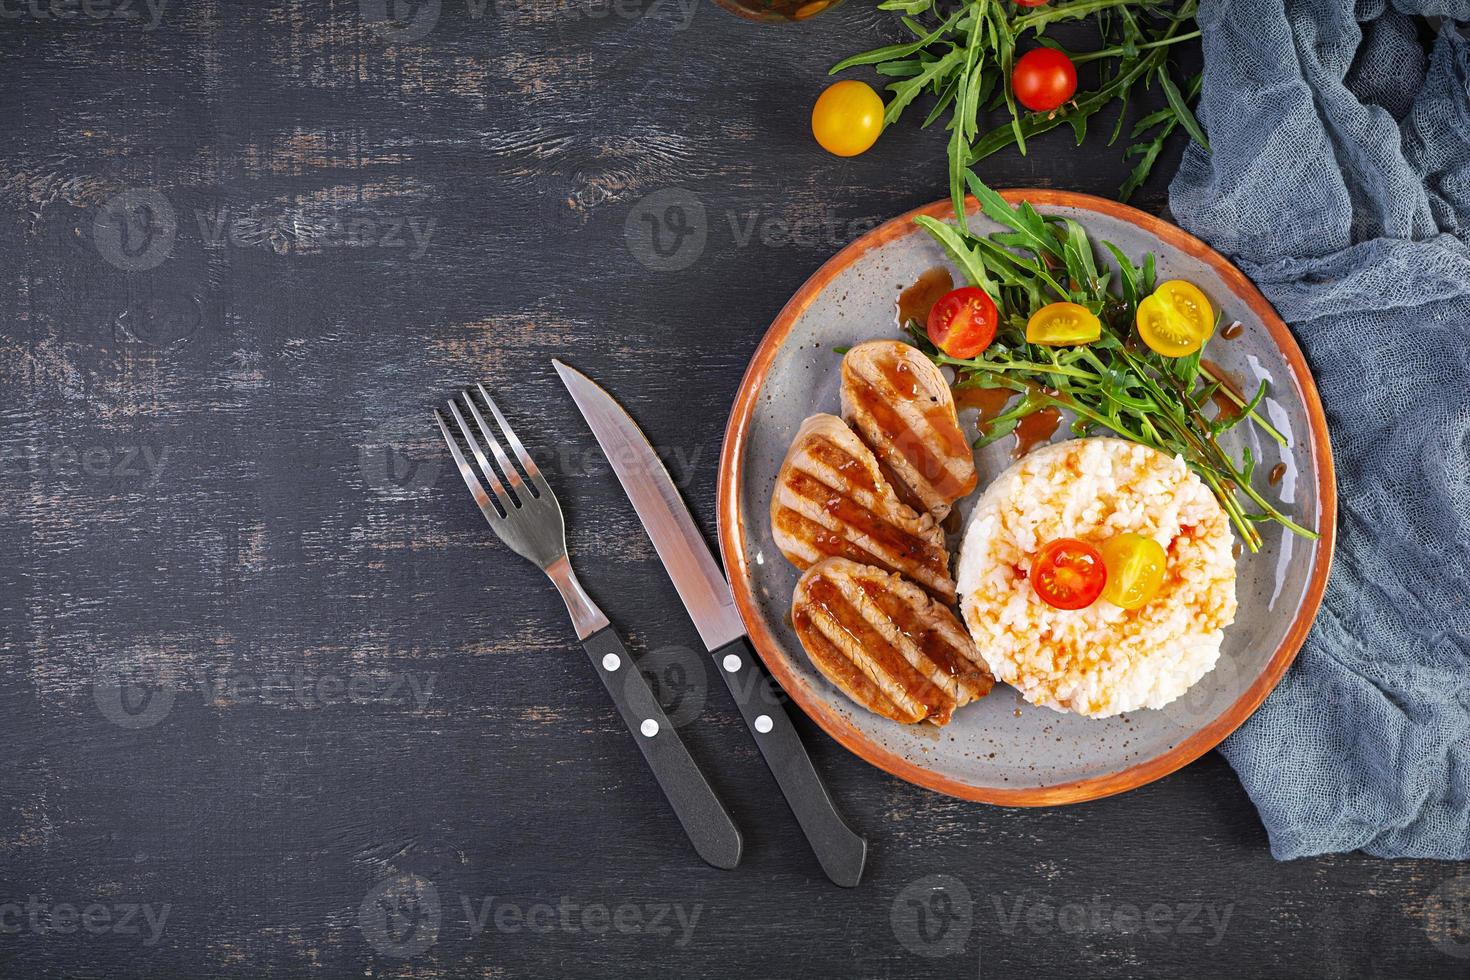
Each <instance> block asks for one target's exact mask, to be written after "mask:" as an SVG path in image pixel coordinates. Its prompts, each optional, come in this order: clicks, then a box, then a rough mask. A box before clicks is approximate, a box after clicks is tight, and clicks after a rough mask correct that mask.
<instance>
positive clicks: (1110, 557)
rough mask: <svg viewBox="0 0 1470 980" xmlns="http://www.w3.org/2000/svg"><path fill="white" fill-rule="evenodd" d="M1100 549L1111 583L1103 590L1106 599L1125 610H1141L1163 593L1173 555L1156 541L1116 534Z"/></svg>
mask: <svg viewBox="0 0 1470 980" xmlns="http://www.w3.org/2000/svg"><path fill="white" fill-rule="evenodd" d="M1097 550H1098V551H1099V552H1101V554H1102V561H1103V566H1104V567H1105V568H1107V570H1108V581H1107V584H1106V585H1104V586H1103V590H1102V597H1103V598H1104V599H1106V600H1108V601H1109V602H1111V603H1112V604H1113V605H1115V606H1122V607H1123V608H1124V609H1138V608H1140V607H1142V606H1145V605H1147V604H1148V603H1149V600H1151V599H1153V597H1154V596H1156V595H1158V594H1159V589H1160V588H1161V587H1162V586H1163V584H1164V567H1165V566H1166V565H1167V564H1168V563H1169V556H1168V555H1166V554H1165V553H1164V549H1163V546H1162V545H1160V544H1159V543H1158V542H1157V541H1155V540H1154V539H1153V538H1146V537H1144V536H1143V535H1141V534H1115V535H1113V536H1112V537H1111V538H1108V539H1107V540H1106V541H1104V542H1103V543H1102V544H1101V545H1099V546H1098V549H1097Z"/></svg>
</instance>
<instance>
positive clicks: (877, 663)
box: [806, 575, 954, 715]
mask: <svg viewBox="0 0 1470 980" xmlns="http://www.w3.org/2000/svg"><path fill="white" fill-rule="evenodd" d="M861 588H862V590H863V592H864V595H865V596H866V597H867V598H869V599H873V600H874V601H881V602H883V603H885V604H887V606H889V607H892V606H898V605H902V603H900V602H898V600H897V599H896V598H895V597H894V596H892V595H889V594H887V593H886V591H885V590H883V589H880V588H877V587H876V586H875V585H874V584H873V583H869V582H864V583H862V586H861ZM806 598H807V601H809V602H810V603H811V604H812V606H813V607H815V608H816V609H818V610H820V611H821V612H822V614H823V615H825V616H826V617H827V618H829V619H831V620H832V622H834V623H836V624H837V625H838V627H839V628H840V629H841V630H842V632H844V633H846V634H847V636H848V637H849V639H850V640H851V641H852V645H853V647H854V648H855V649H858V650H861V651H862V652H863V653H864V654H865V655H867V656H868V657H869V658H870V659H871V660H872V661H873V666H874V667H875V668H876V671H877V673H879V674H880V675H882V676H885V677H887V678H890V679H891V680H892V681H893V683H894V685H895V686H896V687H898V688H900V689H902V690H903V692H904V693H905V694H907V695H908V696H909V698H911V699H912V700H914V701H917V702H918V703H919V704H922V705H924V707H925V708H926V709H927V710H926V711H925V714H926V715H933V714H938V713H940V712H944V713H945V714H947V713H948V711H949V710H951V709H953V707H954V699H953V698H951V697H950V696H949V694H947V693H946V692H945V691H944V690H943V689H942V688H940V687H939V686H938V685H937V684H935V683H934V682H933V681H931V680H930V679H929V678H927V677H925V676H924V675H923V674H921V673H920V672H919V671H918V670H917V669H915V667H914V666H913V664H911V663H909V662H908V661H907V660H905V659H904V656H903V654H902V653H901V652H899V651H898V650H897V649H896V648H895V647H894V646H893V645H892V644H890V643H889V642H888V639H887V637H885V636H884V635H883V634H882V633H880V632H879V631H878V630H877V629H876V628H875V627H874V626H873V625H872V624H871V623H869V622H868V621H867V619H865V618H864V617H863V614H862V612H861V611H859V610H858V609H857V607H855V606H854V605H853V604H852V603H851V602H850V601H849V600H848V598H847V596H845V595H843V594H842V590H841V589H839V588H838V587H837V585H836V584H835V583H834V582H832V581H830V580H829V579H827V578H825V577H823V576H820V575H818V576H816V577H814V578H812V579H809V580H808V581H807V583H806ZM879 609H881V610H882V611H883V612H884V614H885V615H887V616H888V618H889V619H890V620H893V621H894V623H895V625H897V626H898V628H899V629H900V630H902V631H903V632H905V633H908V634H909V635H910V636H913V637H914V639H915V642H916V643H917V642H918V640H919V637H918V636H917V635H915V632H917V633H927V632H930V631H926V630H924V629H923V628H922V626H921V625H920V624H919V623H918V622H917V621H916V620H915V619H914V617H913V611H912V610H909V611H908V612H907V613H903V614H902V615H903V618H902V619H899V618H898V617H896V616H894V615H892V614H890V613H889V612H888V609H887V608H885V606H884V605H880V606H879ZM924 642H925V643H928V644H929V645H930V646H933V641H932V639H930V638H928V637H925V640H924ZM920 648H921V649H923V650H924V651H925V655H926V656H927V655H928V653H929V649H928V647H925V646H923V645H922V644H921V645H920ZM941 656H942V654H941ZM931 659H933V658H932V657H931ZM936 663H939V664H940V665H941V666H943V664H944V663H945V662H944V661H936ZM864 673H866V671H864Z"/></svg>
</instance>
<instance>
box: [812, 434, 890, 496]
mask: <svg viewBox="0 0 1470 980" xmlns="http://www.w3.org/2000/svg"><path fill="white" fill-rule="evenodd" d="M808 451H809V452H810V453H811V456H812V458H813V459H815V460H816V461H817V462H819V463H821V464H822V465H823V466H830V467H831V468H832V469H834V470H836V471H837V474H838V475H839V476H841V477H842V479H844V480H846V481H847V483H848V485H850V486H854V487H857V488H858V489H860V490H866V491H868V492H869V493H877V492H878V484H877V483H876V482H875V481H874V480H873V474H872V473H870V472H869V471H868V468H867V467H866V466H864V465H863V464H862V463H861V462H859V461H858V460H856V459H853V458H852V457H851V456H849V455H848V454H847V453H846V452H844V451H843V450H842V448H841V447H839V446H836V445H834V444H833V443H830V442H828V441H827V440H825V439H823V440H821V441H819V442H814V443H813V444H812V446H811V448H810V449H809V450H808Z"/></svg>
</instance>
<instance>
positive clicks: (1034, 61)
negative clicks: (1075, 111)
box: [1011, 48, 1077, 112]
mask: <svg viewBox="0 0 1470 980" xmlns="http://www.w3.org/2000/svg"><path fill="white" fill-rule="evenodd" d="M1011 89H1012V90H1013V91H1014V92H1015V93H1016V99H1017V100H1018V101H1019V102H1020V103H1021V104H1022V105H1023V106H1025V107H1026V108H1028V109H1030V110H1032V111H1033V112H1050V111H1051V110H1053V109H1056V108H1058V107H1060V106H1062V105H1064V104H1065V103H1066V101H1067V100H1068V99H1070V98H1071V97H1072V96H1073V95H1075V94H1076V92H1077V68H1076V66H1074V65H1073V64H1072V59H1071V58H1068V57H1067V56H1066V55H1064V54H1062V53H1061V52H1060V51H1058V50H1057V49H1056V48H1033V49H1032V50H1030V51H1027V52H1026V53H1025V54H1023V55H1021V57H1020V58H1019V59H1018V60H1017V61H1016V67H1015V68H1013V69H1012V70H1011Z"/></svg>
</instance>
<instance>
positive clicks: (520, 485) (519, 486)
mask: <svg viewBox="0 0 1470 980" xmlns="http://www.w3.org/2000/svg"><path fill="white" fill-rule="evenodd" d="M459 396H460V397H461V398H463V399H464V403H465V404H466V405H468V406H469V408H470V414H471V415H473V416H474V417H475V423H476V424H477V425H479V427H480V434H481V435H483V436H484V437H485V441H486V442H488V443H489V444H490V451H491V452H492V453H494V454H495V462H497V463H499V464H500V472H502V473H504V474H505V482H506V483H509V484H510V488H511V489H512V490H514V491H515V493H516V496H517V497H518V498H519V497H520V496H521V495H523V494H525V492H526V487H525V481H524V480H522V479H521V471H520V470H518V469H516V468H515V465H514V464H513V463H511V461H510V459H509V458H507V457H506V455H505V450H504V449H501V448H500V440H499V439H497V438H495V433H494V432H491V431H490V426H488V425H486V424H485V416H483V415H481V414H480V409H479V408H478V407H477V406H476V405H475V399H474V396H473V395H471V394H470V392H469V389H465V390H464V391H462V392H460V393H459Z"/></svg>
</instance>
